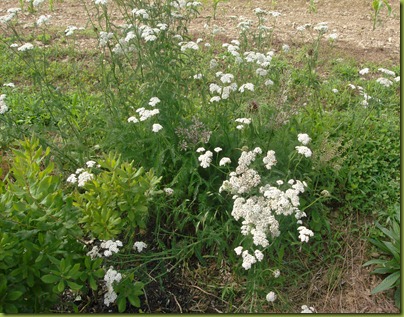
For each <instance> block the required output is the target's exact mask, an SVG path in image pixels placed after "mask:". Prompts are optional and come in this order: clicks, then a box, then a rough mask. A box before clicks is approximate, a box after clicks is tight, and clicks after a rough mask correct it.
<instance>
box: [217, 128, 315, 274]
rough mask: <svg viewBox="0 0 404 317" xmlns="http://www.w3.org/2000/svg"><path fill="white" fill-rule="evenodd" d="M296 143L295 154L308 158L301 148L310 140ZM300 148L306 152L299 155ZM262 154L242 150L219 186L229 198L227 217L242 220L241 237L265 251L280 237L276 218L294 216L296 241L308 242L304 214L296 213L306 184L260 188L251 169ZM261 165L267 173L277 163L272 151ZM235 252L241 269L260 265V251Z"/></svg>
mask: <svg viewBox="0 0 404 317" xmlns="http://www.w3.org/2000/svg"><path fill="white" fill-rule="evenodd" d="M298 140H299V142H301V143H302V144H303V145H302V146H297V147H296V150H297V152H298V153H299V154H302V155H304V156H306V157H308V155H307V153H308V151H310V149H309V148H308V147H306V146H304V145H307V144H308V143H309V142H310V140H311V138H310V137H309V136H308V135H307V134H299V135H298ZM302 147H303V148H305V149H306V151H304V152H302V151H301V148H302ZM262 153H263V152H262V149H261V148H259V147H256V148H255V149H253V150H252V151H248V150H244V151H243V152H242V153H241V156H240V158H239V160H238V166H237V167H236V169H235V171H233V172H231V173H230V174H229V179H228V180H225V181H224V182H223V184H222V186H221V187H220V189H219V192H223V191H226V192H229V193H231V194H233V197H232V199H233V200H234V202H233V210H232V212H231V215H232V216H233V217H234V219H235V220H240V219H241V220H242V223H241V233H242V234H243V235H244V236H250V237H251V238H252V241H253V245H254V246H257V247H263V248H266V247H268V246H269V238H268V237H271V238H272V239H274V238H276V237H278V236H279V235H280V233H281V232H280V230H279V221H278V219H279V217H280V216H284V217H286V216H294V218H295V219H296V223H297V224H300V226H299V227H298V229H297V230H298V232H299V239H300V240H301V241H302V242H308V241H309V238H310V237H312V236H313V235H314V234H313V232H312V231H311V230H309V229H307V228H306V227H304V226H302V220H301V219H302V218H304V217H306V213H305V212H304V211H301V210H300V209H299V206H300V200H299V195H300V194H302V193H304V192H305V189H306V187H307V184H306V182H305V181H300V180H298V179H289V180H288V181H287V182H286V183H285V182H284V181H283V180H281V179H279V180H277V181H276V182H275V184H273V185H272V184H262V177H261V176H260V174H259V172H258V171H257V170H256V169H254V168H253V167H252V164H253V162H254V161H255V160H256V159H257V157H258V156H259V155H261V154H262ZM310 153H311V151H310ZM262 162H263V163H264V167H265V168H266V169H267V170H271V169H272V167H273V166H275V165H276V163H277V160H276V156H275V151H273V150H270V151H267V153H266V156H265V157H264V158H263V159H262ZM277 218H278V219H277ZM235 252H236V254H237V255H241V256H242V258H243V264H242V266H243V268H244V269H246V270H248V269H250V268H251V266H252V264H254V263H256V262H257V261H262V259H263V257H264V254H263V253H262V252H261V251H260V250H258V249H256V250H254V253H253V254H250V253H249V251H248V250H246V249H244V248H243V247H242V246H239V247H237V248H236V249H235Z"/></svg>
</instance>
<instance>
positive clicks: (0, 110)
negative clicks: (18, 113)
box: [0, 94, 8, 114]
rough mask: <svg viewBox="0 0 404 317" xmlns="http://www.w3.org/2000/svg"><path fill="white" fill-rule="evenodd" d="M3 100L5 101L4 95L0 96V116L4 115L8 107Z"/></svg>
mask: <svg viewBox="0 0 404 317" xmlns="http://www.w3.org/2000/svg"><path fill="white" fill-rule="evenodd" d="M4 99H6V95H5V94H2V95H0V114H5V113H6V112H7V111H8V107H7V105H6V102H5V101H4Z"/></svg>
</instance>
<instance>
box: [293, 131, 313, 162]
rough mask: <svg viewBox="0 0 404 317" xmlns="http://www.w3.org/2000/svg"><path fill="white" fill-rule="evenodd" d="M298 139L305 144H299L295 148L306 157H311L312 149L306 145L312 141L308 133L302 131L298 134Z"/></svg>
mask: <svg viewBox="0 0 404 317" xmlns="http://www.w3.org/2000/svg"><path fill="white" fill-rule="evenodd" d="M297 139H298V141H299V142H300V143H302V144H303V145H297V146H296V147H295V148H296V150H297V153H299V154H302V155H304V156H305V157H310V156H311V155H312V152H311V150H310V149H309V148H308V147H307V146H305V145H307V144H308V143H309V142H310V141H311V138H310V137H309V136H308V134H306V133H300V134H298V136H297Z"/></svg>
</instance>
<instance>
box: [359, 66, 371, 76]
mask: <svg viewBox="0 0 404 317" xmlns="http://www.w3.org/2000/svg"><path fill="white" fill-rule="evenodd" d="M367 73H369V68H367V67H366V68H363V69H361V70H360V71H359V75H362V76H363V75H365V74H367Z"/></svg>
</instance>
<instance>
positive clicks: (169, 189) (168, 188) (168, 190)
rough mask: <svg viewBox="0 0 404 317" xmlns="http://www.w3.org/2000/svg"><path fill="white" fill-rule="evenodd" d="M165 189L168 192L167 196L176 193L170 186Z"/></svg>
mask: <svg viewBox="0 0 404 317" xmlns="http://www.w3.org/2000/svg"><path fill="white" fill-rule="evenodd" d="M163 190H164V192H165V193H166V195H167V196H171V195H172V194H174V189H172V188H170V187H166V188H164V189H163Z"/></svg>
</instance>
